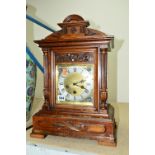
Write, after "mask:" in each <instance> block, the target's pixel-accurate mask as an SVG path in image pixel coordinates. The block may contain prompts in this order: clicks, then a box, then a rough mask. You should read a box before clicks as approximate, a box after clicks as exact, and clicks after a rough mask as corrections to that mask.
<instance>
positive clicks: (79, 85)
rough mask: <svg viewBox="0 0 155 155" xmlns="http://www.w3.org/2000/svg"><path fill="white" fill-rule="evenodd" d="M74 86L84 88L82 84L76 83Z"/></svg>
mask: <svg viewBox="0 0 155 155" xmlns="http://www.w3.org/2000/svg"><path fill="white" fill-rule="evenodd" d="M75 86H77V87H80V88H81V89H86V88H85V87H84V86H83V85H78V84H76V85H75Z"/></svg>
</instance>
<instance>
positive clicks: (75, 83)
mask: <svg viewBox="0 0 155 155" xmlns="http://www.w3.org/2000/svg"><path fill="white" fill-rule="evenodd" d="M84 81H85V80H84V77H83V75H82V74H80V73H77V72H73V73H70V74H68V75H67V77H66V78H65V80H64V85H65V89H66V91H67V92H68V93H69V94H71V95H73V96H79V95H81V94H82V93H83V91H84V89H83V88H84V85H85V83H84Z"/></svg>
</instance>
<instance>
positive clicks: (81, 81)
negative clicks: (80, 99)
mask: <svg viewBox="0 0 155 155" xmlns="http://www.w3.org/2000/svg"><path fill="white" fill-rule="evenodd" d="M85 81H86V80H83V79H82V80H80V81H78V82H75V83H73V85H77V84H78V83H83V82H85Z"/></svg>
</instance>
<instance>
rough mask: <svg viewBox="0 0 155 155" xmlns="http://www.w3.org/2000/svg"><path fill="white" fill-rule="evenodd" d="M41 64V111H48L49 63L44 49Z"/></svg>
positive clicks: (47, 53) (46, 51)
mask: <svg viewBox="0 0 155 155" xmlns="http://www.w3.org/2000/svg"><path fill="white" fill-rule="evenodd" d="M43 54H44V56H43V58H44V60H43V64H44V90H43V91H44V105H43V109H45V110H49V109H50V100H49V99H50V98H49V96H50V90H49V62H48V57H49V52H48V50H46V49H43Z"/></svg>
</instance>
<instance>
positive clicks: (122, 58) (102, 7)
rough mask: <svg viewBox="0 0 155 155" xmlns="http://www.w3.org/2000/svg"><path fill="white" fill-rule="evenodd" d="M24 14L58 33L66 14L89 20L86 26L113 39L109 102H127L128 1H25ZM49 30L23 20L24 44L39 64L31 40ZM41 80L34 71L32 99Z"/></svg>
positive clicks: (109, 76) (35, 48)
mask: <svg viewBox="0 0 155 155" xmlns="http://www.w3.org/2000/svg"><path fill="white" fill-rule="evenodd" d="M27 5H28V9H27V14H29V15H32V16H33V17H35V18H38V19H39V20H40V21H42V22H44V23H46V24H47V25H49V26H50V27H52V28H54V29H55V30H58V29H59V27H58V26H57V23H60V22H62V21H63V20H64V18H65V17H66V16H68V15H70V14H79V15H81V16H82V17H83V18H84V19H86V20H89V21H90V27H92V28H94V29H98V30H100V31H103V32H106V33H108V34H112V35H114V36H115V49H114V50H112V52H111V53H109V59H108V61H109V62H108V63H109V64H108V69H109V71H108V90H109V99H108V100H109V102H116V101H117V102H128V100H129V99H128V95H129V94H128V92H129V91H128V89H129V88H128V87H129V86H128V84H129V79H128V77H129V75H128V74H129V68H128V65H129V63H128V57H129V56H128V54H129V52H128V48H129V47H128V0H44V1H43V0H27ZM49 33H50V32H49V31H47V30H45V29H43V28H41V27H39V26H37V25H35V24H31V23H30V22H28V21H27V42H28V45H29V46H30V48H31V49H32V50H33V52H34V54H35V55H36V57H37V58H38V59H39V60H40V61H41V62H42V53H41V51H40V49H39V48H38V47H37V45H35V44H34V43H33V42H32V41H33V40H35V39H37V40H38V39H42V38H44V37H45V36H47V35H49ZM42 89H43V77H42V74H41V73H40V71H38V83H37V89H36V97H42V96H43V94H42Z"/></svg>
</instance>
